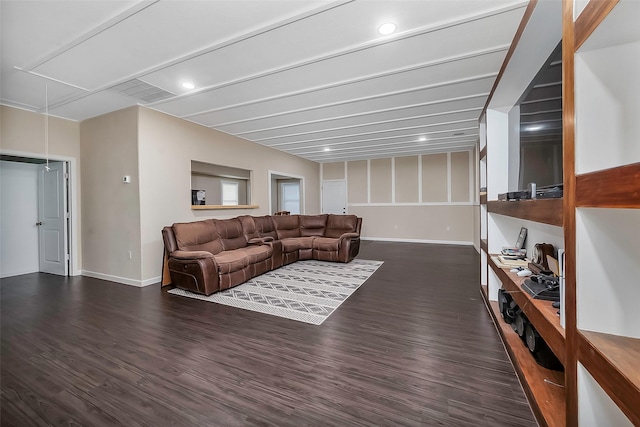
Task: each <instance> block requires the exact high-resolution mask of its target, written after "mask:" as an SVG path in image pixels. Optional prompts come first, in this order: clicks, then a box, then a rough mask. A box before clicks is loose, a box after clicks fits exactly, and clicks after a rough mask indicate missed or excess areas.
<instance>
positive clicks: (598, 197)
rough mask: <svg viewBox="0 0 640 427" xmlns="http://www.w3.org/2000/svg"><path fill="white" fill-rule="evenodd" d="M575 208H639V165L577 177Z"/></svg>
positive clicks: (619, 167)
mask: <svg viewBox="0 0 640 427" xmlns="http://www.w3.org/2000/svg"><path fill="white" fill-rule="evenodd" d="M576 206H578V207H597V208H629V209H638V208H640V163H634V164H630V165H624V166H618V167H615V168H609V169H604V170H600V171H597V172H591V173H586V174H582V175H577V176H576Z"/></svg>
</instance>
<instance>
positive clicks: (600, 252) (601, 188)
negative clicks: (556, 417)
mask: <svg viewBox="0 0 640 427" xmlns="http://www.w3.org/2000/svg"><path fill="white" fill-rule="evenodd" d="M564 1H565V8H564V15H563V26H564V29H563V43H564V45H563V55H564V58H563V62H564V63H566V64H568V66H567V67H566V68H565V69H564V70H563V79H564V81H565V82H566V84H565V91H566V92H567V93H568V94H570V96H569V97H567V102H566V103H565V105H564V106H563V109H564V111H565V118H566V120H565V121H564V125H563V127H564V129H563V134H564V135H565V139H564V145H565V147H567V148H568V150H565V154H567V153H568V156H569V161H568V162H567V160H565V184H566V183H569V186H568V187H567V186H566V185H565V197H566V198H567V201H568V203H567V204H566V205H565V227H566V231H565V236H566V237H567V240H568V242H569V244H568V245H567V246H568V250H567V257H566V263H567V266H569V267H571V268H570V269H569V270H568V273H567V277H566V283H567V293H568V294H567V295H568V297H569V301H570V302H572V303H573V307H572V313H571V316H569V317H567V334H568V337H569V340H568V341H569V344H570V345H569V347H570V349H571V351H570V352H569V353H568V355H569V356H570V363H571V367H572V369H571V370H570V371H568V375H567V378H566V380H567V389H568V390H570V392H571V401H570V402H568V406H567V408H568V411H570V414H571V417H570V418H569V419H568V423H569V425H571V426H573V425H577V424H578V421H579V422H580V423H581V424H583V423H585V420H586V422H588V423H591V425H616V426H627V425H629V426H630V425H636V426H640V332H639V331H638V328H637V326H635V325H638V324H640V314H638V309H637V303H636V301H638V300H639V299H640V291H639V290H638V287H637V277H638V275H640V265H639V264H638V259H640V244H638V243H637V242H638V239H639V238H640V227H638V224H640V211H639V209H640V152H639V151H638V150H637V147H638V145H637V133H638V132H637V129H638V125H637V121H636V120H635V119H628V118H627V117H633V118H635V117H637V116H638V114H639V113H640V111H639V105H638V103H637V99H638V97H639V96H640V93H638V91H637V88H638V79H639V78H640V77H638V76H640V63H639V62H638V61H637V58H638V57H639V56H640V33H639V32H638V31H637V28H638V26H637V16H639V15H640V4H638V3H637V2H634V1H633V0H600V1H595V0H591V1H589V2H588V3H587V4H586V5H584V9H583V10H582V12H581V13H580V14H579V16H577V17H575V16H574V11H573V10H571V9H572V8H571V6H572V1H571V0H564ZM594 119H595V120H594ZM605 136H606V139H607V144H606V148H605V147H603V146H601V144H600V141H601V140H602V138H603V137H605ZM569 249H570V250H569ZM614 253H615V254H616V255H612V254H614ZM596 261H597V262H596ZM611 319H618V320H611ZM621 319H624V320H621ZM589 377H590V378H589ZM592 407H597V408H598V411H597V412H595V411H591V408H592ZM625 417H626V418H625Z"/></svg>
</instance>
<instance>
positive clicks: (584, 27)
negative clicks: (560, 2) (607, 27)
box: [574, 0, 618, 51]
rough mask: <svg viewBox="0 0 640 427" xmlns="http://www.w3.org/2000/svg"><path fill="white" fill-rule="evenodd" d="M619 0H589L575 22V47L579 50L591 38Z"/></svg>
mask: <svg viewBox="0 0 640 427" xmlns="http://www.w3.org/2000/svg"><path fill="white" fill-rule="evenodd" d="M617 3H618V0H605V1H593V2H589V3H588V4H587V6H586V7H585V8H584V10H583V11H582V13H581V14H580V15H579V16H578V19H576V23H575V47H574V49H575V50H576V51H577V50H578V49H580V46H582V44H583V43H584V42H585V41H586V40H587V39H588V38H589V36H590V35H591V33H592V32H593V31H594V30H595V29H596V28H597V27H598V25H600V23H601V22H602V21H603V20H604V19H605V18H606V17H607V15H608V14H609V12H611V10H612V9H613V8H614V7H615V5H616V4H617Z"/></svg>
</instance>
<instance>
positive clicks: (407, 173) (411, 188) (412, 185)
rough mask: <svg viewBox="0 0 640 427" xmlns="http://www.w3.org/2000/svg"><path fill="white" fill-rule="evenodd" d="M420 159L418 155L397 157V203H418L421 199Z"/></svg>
mask: <svg viewBox="0 0 640 427" xmlns="http://www.w3.org/2000/svg"><path fill="white" fill-rule="evenodd" d="M418 160H419V157H418V156H411V157H397V158H396V159H395V162H396V164H395V173H396V181H395V182H396V200H395V201H396V203H416V202H418V201H419V200H420V199H419V191H418V179H419V178H418Z"/></svg>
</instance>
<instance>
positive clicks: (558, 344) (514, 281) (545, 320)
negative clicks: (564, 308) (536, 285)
mask: <svg viewBox="0 0 640 427" xmlns="http://www.w3.org/2000/svg"><path fill="white" fill-rule="evenodd" d="M488 263H489V265H490V267H491V269H492V270H493V271H494V272H495V273H496V275H497V276H498V278H499V279H500V281H501V282H502V287H503V288H504V289H505V290H507V291H508V292H509V293H510V295H511V297H512V298H513V300H514V301H515V302H516V304H518V306H519V307H520V309H521V310H522V311H523V312H524V314H525V315H526V316H527V319H529V321H530V322H531V323H532V324H533V326H534V327H535V328H536V330H537V331H538V333H539V334H540V336H541V337H542V338H543V339H544V340H545V342H546V343H547V344H548V345H549V347H550V348H551V350H552V351H553V353H554V354H555V355H556V357H557V358H558V359H559V360H560V362H562V364H563V365H564V363H565V330H564V328H563V327H562V326H560V316H558V314H557V312H558V309H557V308H553V307H552V306H551V301H543V300H539V299H533V298H531V296H529V294H527V293H526V292H525V291H523V290H522V287H521V284H522V283H523V282H524V281H525V280H526V277H518V275H517V274H516V273H511V272H510V271H509V270H510V268H500V267H499V266H498V263H497V259H496V255H493V256H491V257H489V260H488Z"/></svg>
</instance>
